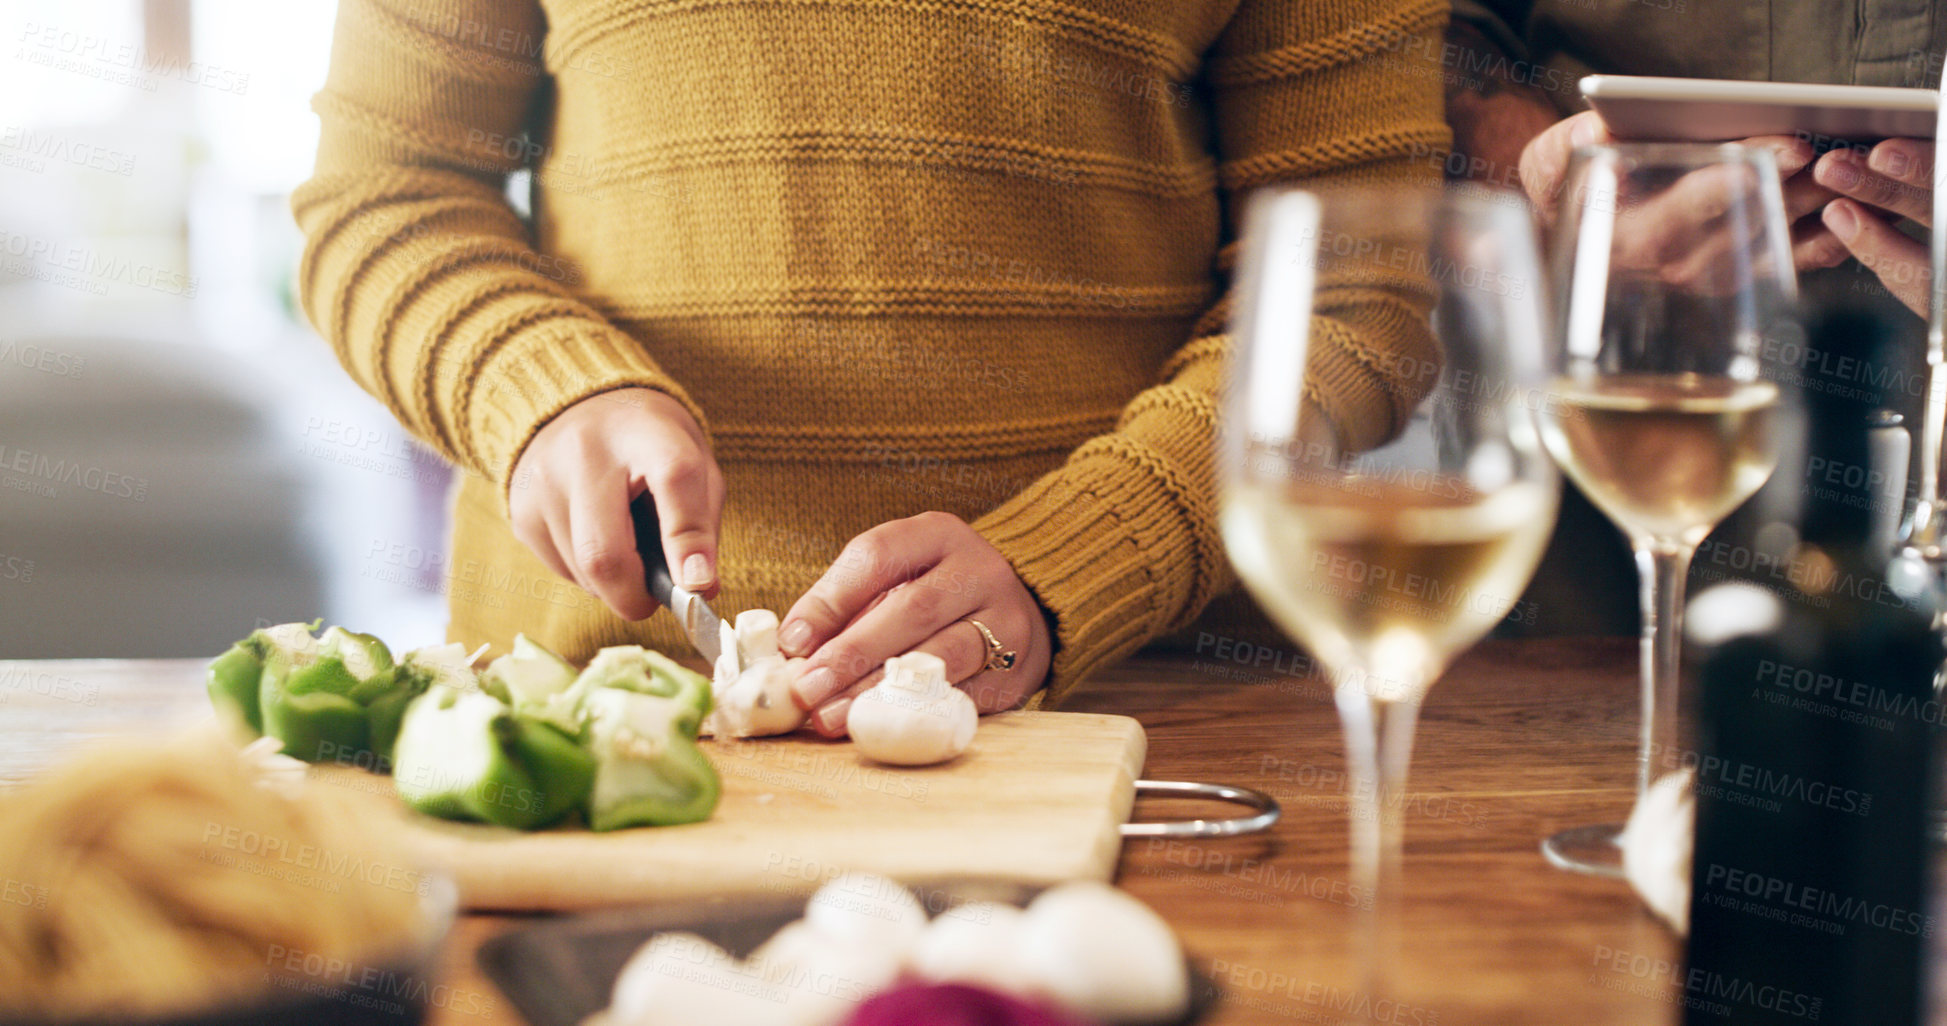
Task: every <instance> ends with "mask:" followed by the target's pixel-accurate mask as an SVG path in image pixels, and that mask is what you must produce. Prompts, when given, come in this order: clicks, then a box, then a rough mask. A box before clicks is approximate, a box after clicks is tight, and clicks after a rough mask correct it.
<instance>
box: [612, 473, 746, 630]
mask: <svg viewBox="0 0 1947 1026" xmlns="http://www.w3.org/2000/svg"><path fill="white" fill-rule="evenodd" d="M629 516H630V517H631V518H633V519H634V520H635V547H636V552H638V553H639V554H641V556H642V569H643V576H644V578H645V579H646V582H647V583H648V585H649V597H650V598H653V599H655V600H656V601H657V602H660V603H662V604H663V606H664V607H665V608H667V609H668V610H669V612H670V614H671V615H672V616H674V617H676V622H677V623H678V624H680V625H681V626H682V628H683V634H684V636H686V637H688V638H689V639H690V644H691V645H693V646H695V648H696V650H697V652H698V653H700V654H701V655H702V656H703V658H705V659H708V660H709V661H710V665H711V666H715V665H716V664H717V656H719V655H721V654H722V653H723V635H722V634H721V633H720V632H721V631H722V630H723V617H720V616H718V615H717V611H716V610H714V609H711V608H710V604H709V603H708V602H705V601H703V599H702V597H701V596H699V595H697V594H695V593H693V592H691V591H690V590H688V589H687V588H684V587H683V586H682V585H680V584H677V583H676V578H675V576H674V575H673V574H671V573H670V572H669V560H667V559H665V558H664V557H663V531H662V523H661V522H660V521H658V520H657V519H656V500H655V499H654V498H652V497H651V496H650V495H649V493H648V492H643V493H642V494H641V495H638V496H636V497H635V499H634V500H632V501H631V502H630V503H629Z"/></svg>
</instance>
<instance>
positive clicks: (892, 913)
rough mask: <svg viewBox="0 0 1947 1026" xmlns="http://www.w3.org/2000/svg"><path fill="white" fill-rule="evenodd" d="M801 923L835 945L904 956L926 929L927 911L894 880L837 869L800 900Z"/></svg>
mask: <svg viewBox="0 0 1947 1026" xmlns="http://www.w3.org/2000/svg"><path fill="white" fill-rule="evenodd" d="M804 921H805V922H806V923H808V924H810V926H811V928H812V929H814V930H816V931H818V932H819V933H821V934H824V935H825V936H826V937H829V938H831V939H832V940H833V941H834V942H836V943H840V944H851V945H858V946H861V947H875V948H881V949H884V950H887V951H895V952H898V953H899V954H900V956H901V957H902V958H903V957H904V955H905V953H906V952H909V951H911V950H912V948H913V945H914V944H917V943H918V942H919V937H920V934H921V933H923V932H924V931H925V930H926V909H925V907H924V906H922V905H921V904H920V903H919V899H918V898H915V897H913V892H912V891H909V890H907V889H906V885H905V884H902V883H900V882H899V881H897V880H892V879H888V878H886V877H883V876H879V875H876V874H873V873H841V874H840V875H838V876H836V877H833V878H832V880H831V882H829V883H827V884H825V886H823V887H820V888H818V893H816V894H813V895H812V896H811V900H810V901H809V902H806V903H805V909H804Z"/></svg>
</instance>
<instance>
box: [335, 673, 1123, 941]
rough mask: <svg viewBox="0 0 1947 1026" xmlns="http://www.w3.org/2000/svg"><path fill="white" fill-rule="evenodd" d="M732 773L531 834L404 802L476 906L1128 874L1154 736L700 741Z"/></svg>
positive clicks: (379, 784) (986, 734)
mask: <svg viewBox="0 0 1947 1026" xmlns="http://www.w3.org/2000/svg"><path fill="white" fill-rule="evenodd" d="M703 745H704V748H705V750H706V751H707V752H708V753H709V755H710V759H711V761H712V762H714V763H715V764H716V766H717V770H718V772H719V773H720V774H722V776H723V800H722V803H721V804H719V805H718V806H717V811H716V815H714V816H712V817H711V818H710V819H709V820H708V821H706V822H703V823H695V824H691V825H688V826H679V827H660V828H653V829H642V830H623V831H617V832H614V833H609V834H596V833H591V832H589V831H586V830H583V829H579V828H573V829H567V828H564V829H555V830H545V831H540V832H537V833H521V832H518V831H513V830H505V829H501V828H497V827H488V826H481V825H478V824H465V823H448V822H443V821H440V820H435V819H430V818H427V817H423V816H419V815H416V814H412V813H410V812H408V811H407V810H406V809H405V808H404V806H403V805H400V804H399V803H398V802H397V801H396V799H392V800H390V801H389V802H388V803H386V805H384V806H382V808H384V809H386V810H389V811H390V812H391V813H392V814H394V815H396V816H397V817H398V818H399V820H400V822H401V823H402V826H403V829H404V830H405V832H406V834H407V836H408V838H409V840H410V843H411V844H412V846H413V847H414V849H415V850H416V851H417V853H418V854H419V856H420V857H421V858H422V859H423V860H424V861H425V862H426V863H427V864H428V865H429V866H433V867H437V868H440V869H443V870H445V871H446V872H448V873H450V874H451V875H452V876H453V878H454V879H455V881H456V882H457V883H458V885H459V889H460V900H461V902H462V903H463V904H464V905H465V906H466V907H467V908H471V909H500V910H540V909H562V910H567V909H588V908H597V907H603V906H610V905H619V904H630V903H636V902H642V901H648V900H654V899H666V898H698V897H715V896H732V895H752V894H799V893H807V894H808V893H810V892H811V891H814V890H816V889H817V888H818V886H819V885H820V884H821V883H823V882H824V881H826V880H828V879H830V878H831V877H832V876H833V875H835V874H836V873H838V872H842V871H844V870H848V869H862V870H870V871H872V872H877V873H883V874H885V875H887V876H891V877H894V878H897V879H902V880H908V881H912V880H922V879H936V878H943V877H955V876H974V877H1006V878H1010V879H1018V880H1024V881H1032V882H1039V883H1047V882H1054V881H1060V880H1072V879H1078V878H1092V879H1098V880H1107V879H1109V878H1111V877H1112V876H1113V875H1114V873H1115V866H1116V860H1117V858H1118V856H1119V855H1120V852H1121V846H1122V842H1121V839H1120V836H1119V828H1120V827H1121V825H1122V824H1123V823H1125V822H1127V821H1128V818H1129V811H1130V807H1131V805H1132V803H1133V802H1134V799H1135V780H1136V777H1137V776H1138V775H1139V773H1140V772H1141V769H1142V764H1143V757H1144V755H1145V753H1146V750H1147V748H1148V742H1147V739H1146V738H1145V737H1144V736H1143V730H1142V726H1141V725H1140V724H1138V723H1137V722H1136V721H1135V720H1132V719H1130V718H1128V717H1126V716H1100V715H1093V714H1083V713H1056V712H1025V711H1024V712H1011V713H1003V714H1000V715H998V716H989V717H984V718H982V719H981V721H980V730H979V733H977V734H976V735H975V737H974V744H973V747H972V749H970V750H969V751H968V752H967V753H966V754H964V755H962V756H961V757H960V758H958V759H956V760H954V761H953V762H950V763H947V764H944V765H940V766H929V767H922V768H918V769H902V768H898V767H891V766H882V765H879V764H877V763H874V762H871V761H869V760H867V759H866V758H865V757H863V756H861V755H859V754H858V752H857V750H856V749H854V748H853V746H852V745H851V744H850V743H849V742H836V741H826V740H822V739H817V738H810V737H800V736H792V737H786V738H764V739H759V740H752V741H731V742H716V741H707V740H706V741H705V742H703ZM313 773H314V774H316V775H318V777H319V778H320V779H321V780H322V781H324V782H329V783H335V784H341V785H343V786H344V787H345V788H347V789H348V790H353V791H357V792H363V793H365V794H384V793H386V792H387V791H389V781H386V780H385V779H384V778H383V777H376V776H373V775H372V774H369V773H361V772H359V771H357V770H351V769H346V768H342V767H329V766H324V767H314V768H313Z"/></svg>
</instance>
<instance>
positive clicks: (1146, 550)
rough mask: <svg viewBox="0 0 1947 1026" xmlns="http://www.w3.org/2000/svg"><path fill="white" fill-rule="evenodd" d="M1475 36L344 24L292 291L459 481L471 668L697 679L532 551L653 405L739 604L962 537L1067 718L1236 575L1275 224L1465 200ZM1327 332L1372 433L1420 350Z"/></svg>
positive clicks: (1084, 13) (1343, 393) (1326, 376)
mask: <svg viewBox="0 0 1947 1026" xmlns="http://www.w3.org/2000/svg"><path fill="white" fill-rule="evenodd" d="M1447 6H1448V0H544V2H536V0H344V2H343V3H342V4H341V7H340V13H339V18H338V25H337V32H336V38H335V41H334V43H333V50H332V59H331V69H330V75H329V79H328V81H327V84H326V86H325V88H324V90H323V92H321V93H320V94H319V95H318V97H317V99H316V102H315V104H314V107H315V109H316V110H317V112H318V114H319V116H320V117H321V118H322V121H323V136H322V141H321V143H320V146H319V152H318V160H317V171H316V175H315V177H313V178H312V179H311V180H310V181H309V182H307V183H306V184H305V185H304V186H302V187H301V188H300V189H299V190H298V191H297V192H296V194H295V195H294V196H293V199H292V208H293V210H294V212H295V213H296V216H297V220H298V223H299V225H300V226H301V227H302V229H303V232H304V235H305V243H306V244H305V252H304V258H303V262H302V265H301V267H300V270H299V281H298V285H299V290H300V294H301V297H302V301H303V304H304V308H305V310H306V312H307V314H308V315H309V317H310V318H311V320H312V322H313V324H314V325H315V326H316V327H317V329H318V331H319V332H320V333H321V334H322V335H323V336H324V337H325V338H326V339H327V340H329V342H330V343H331V345H332V346H333V347H334V349H335V350H336V351H337V353H338V355H339V357H340V359H341V361H342V362H343V364H344V366H345V368H346V369H347V370H348V371H349V372H350V373H351V375H352V376H353V377H354V378H355V379H356V380H357V381H358V382H359V383H360V384H361V385H362V386H363V387H365V388H366V389H367V390H369V391H370V392H371V393H372V394H373V395H375V396H377V397H378V398H379V399H380V400H381V401H383V402H384V403H385V404H386V405H387V406H388V407H390V408H391V409H392V411H393V412H394V413H395V414H396V415H397V416H398V418H399V420H400V421H401V423H402V424H403V425H404V426H405V427H406V428H407V429H408V430H410V431H411V432H412V433H413V434H414V435H416V436H417V437H419V438H420V439H422V440H424V441H425V442H426V443H427V444H428V445H430V446H432V447H434V448H435V449H437V450H438V451H439V452H440V453H442V454H443V455H445V457H446V458H448V459H450V460H451V461H452V462H453V463H455V464H456V465H457V466H458V467H459V468H461V470H462V474H461V480H460V484H459V486H458V489H457V491H458V495H457V498H456V500H455V506H454V522H453V543H452V545H453V548H452V553H451V562H450V566H449V570H448V598H449V605H450V609H451V616H452V621H451V627H450V635H451V637H452V639H453V640H457V641H463V642H465V643H466V644H468V645H470V646H471V645H474V644H477V643H482V642H489V643H492V644H493V645H494V646H495V647H496V648H497V649H504V648H505V647H506V646H507V645H508V644H509V643H510V642H511V640H512V638H513V635H514V634H515V632H517V631H520V632H525V633H526V634H528V635H529V636H530V637H533V638H535V639H536V640H539V641H541V642H543V643H544V644H547V645H550V646H551V647H554V648H556V649H558V650H560V651H561V652H563V653H564V654H566V655H567V656H569V657H570V658H573V659H582V658H586V657H587V656H589V655H591V654H592V653H593V651H594V650H595V649H596V648H598V647H600V646H603V645H610V644H622V643H630V642H634V643H642V644H648V645H652V646H655V647H660V648H664V649H666V650H668V651H670V652H672V653H678V654H680V653H684V652H686V651H687V649H686V647H685V645H684V643H683V642H682V641H681V638H680V635H679V634H678V633H677V631H676V629H675V627H674V625H673V624H672V623H671V622H670V619H669V618H668V617H667V616H666V615H663V614H657V615H656V616H654V617H652V618H650V619H649V620H647V621H644V622H641V623H630V622H627V621H624V620H621V619H620V618H618V617H616V616H615V615H613V613H611V612H610V611H608V610H607V609H606V607H604V606H602V605H601V604H600V603H599V602H598V601H596V600H595V599H594V598H592V597H591V596H589V595H588V594H586V593H585V592H582V591H581V590H580V589H579V588H577V587H576V586H575V585H574V584H573V583H571V582H569V581H566V580H563V579H561V578H559V577H556V576H555V575H553V574H552V573H551V572H550V571H549V570H548V569H547V567H546V566H545V565H544V564H543V563H542V562H541V561H540V560H539V559H538V558H536V557H535V556H534V555H533V554H532V553H530V552H529V551H527V549H526V548H525V547H524V546H522V545H521V544H520V543H519V542H518V541H516V540H515V538H514V536H513V533H512V531H511V530H510V528H509V527H508V522H507V494H508V489H510V488H519V487H521V486H522V482H521V481H519V480H515V479H514V477H515V475H514V473H513V468H514V466H515V464H516V462H517V460H518V458H519V456H520V454H521V451H522V448H523V446H525V445H526V444H527V442H528V441H529V439H531V438H532V437H533V435H534V433H535V431H537V430H538V429H539V428H540V427H541V426H542V425H543V424H544V423H546V422H547V421H548V420H549V419H550V418H551V417H553V416H554V415H555V414H557V413H559V412H560V411H562V410H563V409H565V408H567V407H568V406H570V405H573V404H574V403H576V402H579V401H581V400H584V399H588V398H590V397H592V396H596V395H599V394H601V393H604V392H608V391H612V390H615V389H619V388H625V387H631V386H638V387H643V388H650V389H655V390H659V391H661V392H665V393H667V394H668V395H670V396H672V397H674V398H675V399H676V400H677V401H679V402H680V403H682V404H683V406H684V407H685V408H687V409H688V410H689V411H690V412H691V413H692V414H694V415H695V416H696V418H697V420H698V421H699V423H701V424H702V425H704V429H705V431H706V433H707V434H708V436H709V439H710V442H711V445H712V447H713V451H714V453H715V456H716V459H717V461H718V463H719V465H720V466H721V468H722V470H723V473H724V477H725V481H726V485H727V495H728V498H727V501H726V504H725V508H724V513H723V530H722V538H721V557H720V577H721V580H722V583H723V590H722V595H721V598H720V600H719V602H718V607H719V608H720V609H721V610H723V611H724V612H725V613H726V614H729V613H734V612H736V611H738V610H741V609H746V608H751V607H758V606H762V607H768V608H772V609H776V610H779V611H782V610H784V609H786V608H788V607H789V606H790V605H791V604H792V602H793V601H795V600H796V598H797V597H798V596H799V595H800V594H802V593H803V591H804V590H805V588H807V587H808V586H809V585H810V584H811V583H812V582H813V581H814V580H816V579H817V577H818V576H819V575H820V573H821V572H823V570H824V569H825V568H826V567H827V566H828V565H829V563H830V561H831V560H832V559H833V558H834V557H835V556H836V555H837V553H838V552H839V550H840V549H841V548H842V546H843V545H844V543H845V542H846V541H847V540H849V539H850V538H852V537H853V536H855V535H857V534H858V533H860V532H862V531H864V530H866V529H868V528H870V527H872V526H874V525H876V524H879V523H882V522H884V521H887V520H891V519H895V518H898V517H902V516H908V515H911V514H914V513H917V512H920V511H924V510H929V509H938V510H946V511H948V512H951V513H954V514H957V515H959V516H961V517H963V518H965V519H966V520H968V521H969V522H971V523H972V524H973V525H974V527H975V529H976V530H977V531H979V532H980V534H981V535H982V536H984V537H985V538H986V539H987V540H989V541H990V542H992V543H993V544H994V545H995V546H996V547H997V548H998V549H999V550H1000V551H1001V552H1002V553H1003V554H1005V555H1006V556H1007V557H1008V559H1009V560H1010V561H1011V562H1012V564H1013V566H1014V568H1015V570H1016V572H1017V573H1018V574H1019V576H1020V578H1021V580H1022V581H1023V582H1024V583H1025V584H1026V585H1027V587H1028V588H1029V589H1030V590H1031V591H1032V592H1033V593H1034V595H1035V596H1036V598H1037V599H1038V600H1039V601H1040V602H1041V603H1042V605H1043V606H1044V607H1045V610H1046V611H1047V612H1048V613H1049V614H1050V617H1051V621H1052V623H1053V624H1054V625H1055V630H1056V638H1055V644H1056V653H1055V658H1054V666H1053V669H1052V671H1051V675H1050V683H1051V687H1052V688H1053V689H1054V692H1055V693H1057V694H1058V693H1059V692H1060V691H1061V690H1063V689H1065V688H1066V687H1068V686H1070V685H1071V684H1073V683H1074V682H1075V681H1077V680H1080V679H1082V678H1083V677H1085V676H1086V675H1087V674H1088V673H1089V672H1090V671H1092V670H1094V669H1096V668H1098V667H1101V666H1103V665H1105V664H1106V663H1109V662H1111V661H1113V660H1116V659H1118V658H1120V657H1122V656H1124V655H1126V654H1128V653H1130V652H1131V651H1133V650H1135V649H1136V648H1137V647H1138V646H1140V645H1142V644H1143V643H1144V642H1145V641H1147V640H1149V639H1152V638H1155V637H1157V636H1159V635H1161V634H1163V633H1165V632H1168V631H1172V630H1177V629H1181V628H1184V627H1185V626H1186V625H1190V624H1192V623H1193V621H1194V620H1195V618H1196V617H1197V616H1198V615H1199V613H1200V612H1201V611H1203V610H1204V608H1205V607H1206V605H1208V604H1209V603H1210V601H1211V599H1212V597H1213V596H1217V595H1219V594H1220V593H1223V592H1226V591H1228V590H1230V589H1232V588H1233V587H1234V579H1233V577H1232V575H1231V573H1230V570H1229V567H1228V564H1227V563H1226V560H1225V556H1224V552H1223V547H1222V545H1221V543H1220V541H1219V539H1218V535H1217V531H1216V502H1215V496H1216V486H1215V480H1214V471H1213V466H1212V463H1213V454H1212V433H1213V424H1214V420H1215V416H1216V393H1217V391H1218V389H1219V385H1220V378H1221V370H1222V362H1223V359H1224V354H1225V352H1226V350H1227V348H1228V339H1227V337H1226V336H1225V334H1224V333H1223V332H1224V322H1225V312H1224V304H1223V293H1224V289H1225V285H1226V277H1227V274H1228V271H1229V256H1230V254H1231V253H1232V252H1233V247H1231V246H1230V242H1231V240H1232V239H1234V237H1235V234H1236V231H1237V223H1236V222H1237V220H1238V215H1239V212H1240V208H1241V206H1242V203H1241V196H1242V194H1243V193H1244V192H1245V191H1246V190H1248V189H1251V188H1253V187H1257V186H1263V185H1266V184H1270V183H1274V182H1285V181H1302V182H1307V183H1317V184H1321V185H1322V184H1331V183H1341V182H1357V181H1375V180H1390V181H1408V180H1413V181H1434V180H1437V178H1438V176H1439V169H1438V166H1437V162H1436V161H1435V160H1434V159H1431V158H1428V157H1427V156H1426V154H1428V153H1429V152H1433V153H1436V154H1437V152H1438V151H1439V150H1440V149H1441V148H1442V147H1444V146H1445V145H1446V142H1447V138H1448V136H1447V130H1446V127H1445V125H1444V123H1443V121H1442V110H1441V87H1440V79H1439V75H1438V72H1439V66H1438V64H1437V63H1434V62H1432V61H1430V60H1428V59H1426V58H1425V55H1427V54H1437V52H1438V43H1437V40H1438V39H1439V38H1440V34H1441V31H1442V28H1443V26H1444V23H1445V18H1446V11H1447ZM522 171H525V172H527V176H526V177H514V178H511V179H510V176H512V175H514V174H515V173H516V172H522ZM510 181H511V182H512V183H513V187H512V188H510ZM523 196H524V197H525V199H526V203H525V204H522V203H520V202H518V200H520V199H521V198H522V197H523ZM510 197H512V198H513V200H514V202H510ZM523 205H525V206H528V207H529V208H530V209H529V210H527V211H521V210H519V208H520V207H521V206H523ZM1334 316H1335V319H1334V320H1331V321H1323V320H1321V321H1319V322H1318V323H1315V325H1314V331H1313V335H1314V338H1315V339H1316V340H1317V342H1316V343H1315V344H1318V345H1321V346H1325V347H1327V350H1328V351H1327V352H1326V353H1325V358H1324V359H1322V360H1321V361H1319V363H1318V364H1317V366H1316V367H1315V369H1314V375H1315V376H1314V379H1313V380H1312V381H1311V382H1310V383H1309V384H1310V387H1311V389H1312V390H1313V393H1314V394H1315V395H1316V396H1321V397H1326V398H1327V399H1329V402H1326V403H1323V405H1326V406H1327V407H1328V408H1329V409H1330V411H1331V412H1332V414H1333V415H1334V417H1335V418H1336V419H1337V420H1338V421H1339V425H1338V426H1339V428H1340V431H1341V434H1342V437H1345V438H1347V439H1348V440H1350V441H1352V442H1353V443H1354V444H1357V443H1358V442H1359V441H1360V440H1362V439H1363V440H1367V441H1370V440H1374V439H1377V438H1379V437H1382V436H1384V435H1385V434H1387V433H1388V432H1390V431H1391V430H1393V429H1394V428H1395V427H1396V426H1397V425H1398V422H1399V421H1400V419H1401V418H1402V417H1403V416H1404V415H1405V412H1406V411H1404V410H1401V409H1398V408H1396V406H1398V405H1401V404H1400V403H1399V401H1398V399H1397V397H1398V396H1403V395H1406V394H1408V393H1409V392H1410V391H1411V389H1410V386H1409V383H1406V382H1400V381H1394V380H1391V379H1389V377H1388V368H1397V367H1411V366H1415V365H1416V362H1415V360H1411V359H1394V358H1389V357H1390V356H1393V355H1401V356H1413V357H1418V358H1425V357H1427V356H1428V355H1430V354H1428V353H1426V352H1424V351H1423V347H1424V346H1425V345H1426V342H1425V339H1424V336H1423V335H1419V334H1415V333H1414V332H1411V331H1400V330H1398V325H1397V324H1396V323H1389V322H1391V321H1392V320H1393V319H1394V318H1395V317H1396V314H1390V313H1388V312H1387V310H1386V309H1385V308H1383V304H1376V305H1374V306H1373V307H1371V308H1362V307H1360V306H1359V305H1357V304H1351V305H1348V306H1347V307H1345V308H1343V309H1340V310H1336V311H1334ZM1388 350H1391V351H1393V352H1392V353H1388V352H1387V351H1388ZM1401 350H1411V351H1410V352H1400V351H1401ZM1003 640H1009V639H1003Z"/></svg>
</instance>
